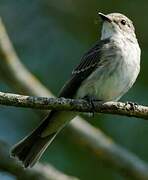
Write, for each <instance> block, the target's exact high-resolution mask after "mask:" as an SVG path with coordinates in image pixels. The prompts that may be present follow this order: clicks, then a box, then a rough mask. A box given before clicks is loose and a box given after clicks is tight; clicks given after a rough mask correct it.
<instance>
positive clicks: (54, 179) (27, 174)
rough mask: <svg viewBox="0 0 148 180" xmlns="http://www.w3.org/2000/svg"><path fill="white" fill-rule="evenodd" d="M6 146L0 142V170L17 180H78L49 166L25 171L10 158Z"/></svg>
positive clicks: (38, 165)
mask: <svg viewBox="0 0 148 180" xmlns="http://www.w3.org/2000/svg"><path fill="white" fill-rule="evenodd" d="M8 149H9V148H8V145H6V144H5V143H3V142H2V141H0V170H1V171H4V172H9V173H10V174H12V175H14V176H16V177H17V179H18V180H78V178H75V177H71V176H68V175H65V174H63V173H62V172H60V171H58V170H56V169H55V168H54V167H52V166H51V165H42V164H40V163H38V164H37V165H36V166H35V167H34V168H32V169H29V170H26V169H24V168H23V167H22V166H21V164H20V163H18V161H16V160H15V159H12V158H10V156H9V151H8Z"/></svg>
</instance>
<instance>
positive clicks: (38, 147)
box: [10, 116, 58, 168]
mask: <svg viewBox="0 0 148 180" xmlns="http://www.w3.org/2000/svg"><path fill="white" fill-rule="evenodd" d="M49 117H51V116H48V117H47V118H46V119H45V120H44V121H43V122H42V123H41V125H40V126H39V127H38V128H37V129H35V130H34V131H33V132H32V133H31V134H30V135H29V136H27V137H25V138H24V139H23V140H21V141H20V142H18V143H17V144H16V145H14V147H12V149H11V152H10V154H11V156H12V157H15V158H18V159H19V160H20V161H21V162H22V164H23V165H24V167H25V168H27V167H32V166H33V165H34V164H35V163H36V162H37V161H38V160H39V158H40V157H41V155H42V154H43V153H44V151H45V150H46V148H47V146H48V145H49V144H50V143H51V142H52V140H53V139H54V137H55V136H56V135H57V133H58V130H57V131H56V132H54V133H51V134H50V135H49V136H46V137H42V136H41V133H42V132H43V130H44V128H45V127H46V126H47V124H48V123H49V120H50V118H49Z"/></svg>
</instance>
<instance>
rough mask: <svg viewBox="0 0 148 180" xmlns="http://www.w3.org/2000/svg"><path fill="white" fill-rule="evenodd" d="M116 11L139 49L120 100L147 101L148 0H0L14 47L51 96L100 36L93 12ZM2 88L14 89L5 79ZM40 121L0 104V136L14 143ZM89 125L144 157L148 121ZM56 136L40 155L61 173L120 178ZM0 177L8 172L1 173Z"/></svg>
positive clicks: (87, 179)
mask: <svg viewBox="0 0 148 180" xmlns="http://www.w3.org/2000/svg"><path fill="white" fill-rule="evenodd" d="M99 11H101V12H103V13H106V14H107V13H111V12H120V13H123V14H125V15H127V16H128V17H130V18H131V19H132V20H133V21H134V24H135V26H136V33H137V37H138V40H139V44H140V46H141V49H142V57H141V73H140V75H139V77H138V79H137V82H136V84H135V85H134V87H133V88H132V89H131V90H130V91H129V92H128V93H127V94H126V95H125V96H124V97H123V98H122V101H134V102H137V103H139V104H145V105H147V104H148V103H147V102H148V93H147V91H148V73H147V72H148V71H147V68H148V21H147V19H148V1H146V0H141V1H139V0H130V1H129V0H124V1H123V0H122V1H121V0H112V1H111V0H103V1H102V0H100V1H99V0H30V1H29V0H28V1H27V0H19V1H18V0H0V15H1V16H2V18H3V21H4V22H5V25H6V28H7V31H8V33H9V36H10V38H11V40H12V42H13V45H14V47H15V49H16V51H17V53H18V55H19V57H20V58H21V60H22V62H23V63H24V64H25V65H26V66H27V67H28V69H29V70H30V71H31V72H32V73H33V74H35V75H36V77H38V78H39V79H40V80H41V82H43V84H44V85H46V86H47V87H49V88H50V89H51V90H52V91H53V92H54V93H55V94H57V93H58V91H59V90H60V88H61V87H62V85H63V84H64V82H65V81H66V80H67V79H68V77H69V76H70V73H71V71H72V69H73V67H74V66H75V65H76V64H77V63H78V62H79V61H80V58H81V56H82V55H83V53H84V52H85V51H86V50H87V49H88V48H89V47H90V46H91V45H92V44H93V43H94V42H95V41H96V40H97V39H99V37H100V26H101V23H100V20H99V19H98V16H97V13H98V12H99ZM0 84H1V85H0V88H1V91H6V92H13V93H15V92H14V90H12V89H10V87H8V86H7V85H6V84H5V83H4V82H2V81H1V83H0ZM39 120H40V117H39V116H37V115H36V114H35V113H34V112H32V111H31V110H27V109H21V108H12V107H11V108H9V107H3V106H1V107H0V139H2V140H4V141H6V142H8V143H9V144H11V145H12V144H14V143H16V142H17V141H18V140H20V139H21V138H22V137H24V136H25V135H26V134H27V133H28V132H30V130H31V129H32V128H33V127H35V126H36V125H37V124H38V122H39ZM88 121H89V122H90V123H92V124H93V125H95V126H96V127H99V128H101V129H102V130H103V131H104V132H105V133H107V135H109V136H111V137H112V138H113V139H114V140H115V141H116V142H117V143H119V144H120V145H122V146H124V147H125V148H127V149H128V150H130V151H131V152H134V153H136V154H137V155H138V156H139V157H140V158H141V159H143V160H145V161H148V141H147V139H148V123H147V122H146V121H144V120H137V119H135V118H127V117H120V116H113V115H102V116H96V118H95V119H92V118H91V119H89V120H88ZM64 131H65V130H63V131H62V133H60V135H58V137H57V138H56V140H55V141H54V143H53V144H52V146H50V148H48V150H47V151H46V153H45V154H44V155H43V158H42V160H41V161H42V162H50V163H51V164H53V165H54V166H55V167H57V168H58V169H60V170H62V171H63V172H65V173H66V174H70V175H73V176H77V177H79V178H80V179H81V180H92V179H93V180H97V179H102V180H108V179H110V180H112V179H113V180H118V179H119V180H120V179H123V178H122V177H121V176H120V175H119V174H118V173H117V172H116V171H115V170H113V169H112V167H110V166H108V167H106V166H104V165H102V163H101V162H98V160H96V159H95V156H93V155H92V154H91V153H90V152H89V150H87V149H83V148H82V147H79V146H78V145H77V144H75V143H74V142H73V141H72V139H71V136H70V135H69V136H68V137H67V136H66V135H65V133H64ZM0 178H1V179H4V180H7V179H8V176H6V175H4V174H2V173H0Z"/></svg>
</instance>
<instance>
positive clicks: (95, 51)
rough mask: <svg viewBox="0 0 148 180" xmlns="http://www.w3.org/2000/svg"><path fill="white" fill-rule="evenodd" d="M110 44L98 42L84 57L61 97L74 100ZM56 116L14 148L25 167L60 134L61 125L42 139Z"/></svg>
mask: <svg viewBox="0 0 148 180" xmlns="http://www.w3.org/2000/svg"><path fill="white" fill-rule="evenodd" d="M108 42H109V39H105V40H102V41H100V42H98V43H97V44H96V45H95V46H94V47H92V48H91V49H90V50H89V51H88V52H87V53H86V54H85V55H84V56H83V57H82V59H81V62H80V64H79V65H78V66H77V67H76V68H75V69H74V70H73V72H72V76H71V79H70V80H69V81H68V82H67V83H66V84H65V86H64V87H63V89H62V90H61V92H60V94H59V97H65V98H72V97H73V96H74V95H75V94H76V91H77V89H78V88H79V87H80V84H81V82H82V81H83V80H84V79H86V78H87V77H88V76H89V75H90V74H91V72H92V71H93V70H94V69H95V68H96V67H97V64H98V62H99V59H100V56H101V49H102V46H105V44H107V43H108ZM56 115H57V112H56V111H51V112H50V113H49V115H48V116H47V117H46V118H45V119H44V120H43V122H42V123H41V124H40V126H39V127H38V128H37V129H35V130H34V131H33V132H32V133H31V134H30V135H29V136H27V137H26V138H25V139H23V140H22V141H20V142H19V143H18V144H16V145H15V146H14V147H13V148H12V150H11V155H12V156H13V157H17V158H18V159H19V160H20V161H22V162H23V165H24V167H28V166H30V167H32V166H33V165H34V164H35V163H36V162H37V160H38V159H39V158H40V156H41V155H42V154H43V152H44V151H45V149H46V147H47V146H48V145H49V144H50V143H51V142H52V140H53V139H54V137H55V136H56V134H57V133H58V130H59V128H60V127H61V125H59V128H57V129H55V132H51V134H49V135H48V136H46V137H41V134H42V132H43V131H44V130H45V128H46V127H47V126H50V125H49V124H50V123H52V117H53V116H56Z"/></svg>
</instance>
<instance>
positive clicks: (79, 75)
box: [59, 39, 110, 98]
mask: <svg viewBox="0 0 148 180" xmlns="http://www.w3.org/2000/svg"><path fill="white" fill-rule="evenodd" d="M108 43H110V39H105V40H101V41H100V42H98V43H96V45H95V46H93V47H92V48H91V49H90V50H89V51H88V52H87V53H85V54H84V56H83V57H82V59H81V61H80V64H79V65H78V66H77V67H76V68H75V69H74V70H73V71H72V76H71V78H70V80H69V81H67V82H66V84H65V85H64V87H63V88H62V90H61V91H60V94H59V97H65V98H72V97H73V96H74V95H75V93H76V91H77V89H78V88H79V87H80V84H81V83H82V81H83V80H85V79H86V78H87V77H88V76H89V75H90V74H91V73H92V72H93V71H94V69H95V68H96V67H98V66H99V62H100V60H101V54H102V53H103V52H102V51H103V50H104V49H107V47H108V46H107V44H108Z"/></svg>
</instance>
